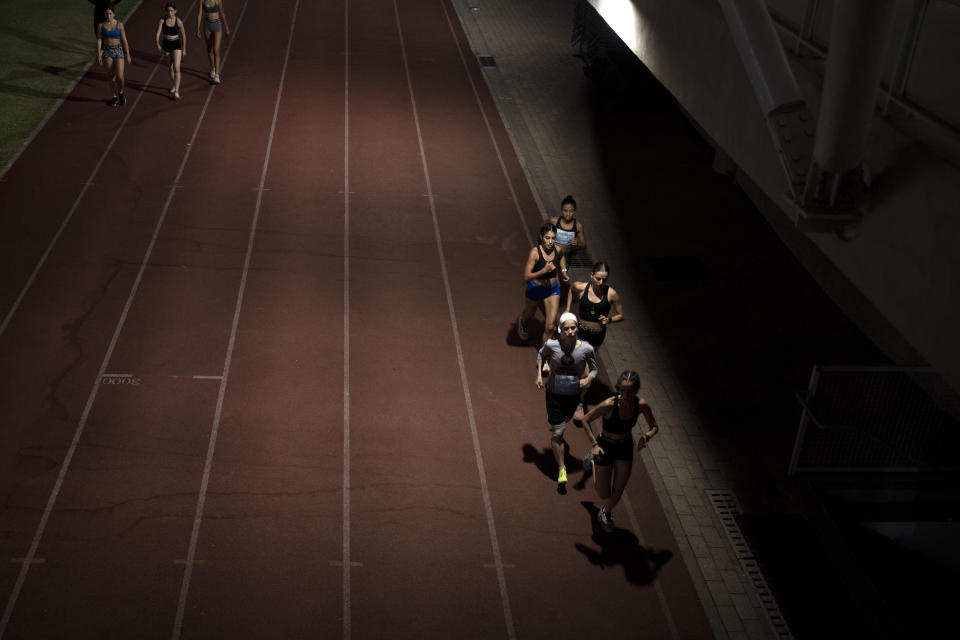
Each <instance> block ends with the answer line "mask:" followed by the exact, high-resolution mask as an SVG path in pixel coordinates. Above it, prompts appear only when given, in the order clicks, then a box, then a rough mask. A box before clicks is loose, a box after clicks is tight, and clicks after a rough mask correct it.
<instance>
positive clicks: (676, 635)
mask: <svg viewBox="0 0 960 640" xmlns="http://www.w3.org/2000/svg"><path fill="white" fill-rule="evenodd" d="M637 455H638V456H639V455H640V454H639V453H638V454H637ZM620 500H621V501H622V502H623V506H625V507H626V508H627V518H629V519H630V528H631V529H633V534H634V535H635V536H637V542H638V543H639V544H640V546H642V547H644V548H646V546H647V541H646V540H645V539H644V537H643V532H642V531H640V521H639V520H637V515H636V513H634V511H633V505H632V504H631V503H630V497H629V496H628V495H627V492H626V491H624V492H623V495H622V496H621V497H620ZM653 588H654V589H655V590H656V592H657V599H658V600H659V601H660V610H661V611H663V617H664V618H666V621H667V628H668V629H670V637H671V638H673V640H680V632H679V631H678V630H677V624H676V622H674V620H673V613H671V611H670V603H668V602H667V595H666V594H665V593H664V592H663V586H661V584H660V580H659V576H654V577H653Z"/></svg>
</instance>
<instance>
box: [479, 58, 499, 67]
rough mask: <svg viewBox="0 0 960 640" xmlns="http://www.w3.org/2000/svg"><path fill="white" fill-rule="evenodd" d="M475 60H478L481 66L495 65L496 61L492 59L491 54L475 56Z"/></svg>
mask: <svg viewBox="0 0 960 640" xmlns="http://www.w3.org/2000/svg"><path fill="white" fill-rule="evenodd" d="M477 60H479V61H480V66H481V67H495V66H497V61H496V60H494V59H493V56H477Z"/></svg>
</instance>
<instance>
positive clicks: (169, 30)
mask: <svg viewBox="0 0 960 640" xmlns="http://www.w3.org/2000/svg"><path fill="white" fill-rule="evenodd" d="M163 35H165V36H179V35H180V25H179V24H177V23H176V22H174V23H173V26H172V27H168V26H167V19H166V18H164V19H163Z"/></svg>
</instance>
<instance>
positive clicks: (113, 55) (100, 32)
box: [97, 5, 133, 107]
mask: <svg viewBox="0 0 960 640" xmlns="http://www.w3.org/2000/svg"><path fill="white" fill-rule="evenodd" d="M97 63H98V64H102V65H104V66H106V67H107V77H108V78H109V80H110V88H111V89H112V90H113V97H112V98H111V99H110V106H111V107H116V106H117V105H122V104H125V103H126V102H127V99H126V97H125V96H124V95H123V90H124V88H125V86H126V81H125V79H124V64H131V63H133V58H132V57H131V56H130V45H129V43H127V32H126V31H125V30H124V28H123V23H122V22H120V21H119V20H117V19H116V17H115V16H114V12H113V5H110V6H109V7H107V9H106V10H105V11H104V13H103V22H101V23H100V24H98V25H97Z"/></svg>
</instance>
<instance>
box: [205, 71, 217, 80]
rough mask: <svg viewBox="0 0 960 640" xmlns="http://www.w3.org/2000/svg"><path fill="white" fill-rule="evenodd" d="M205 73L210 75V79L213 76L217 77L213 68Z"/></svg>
mask: <svg viewBox="0 0 960 640" xmlns="http://www.w3.org/2000/svg"><path fill="white" fill-rule="evenodd" d="M207 75H209V76H210V79H211V80H213V79H214V78H216V77H217V72H216V71H215V70H213V69H210V73H209V74H207Z"/></svg>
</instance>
